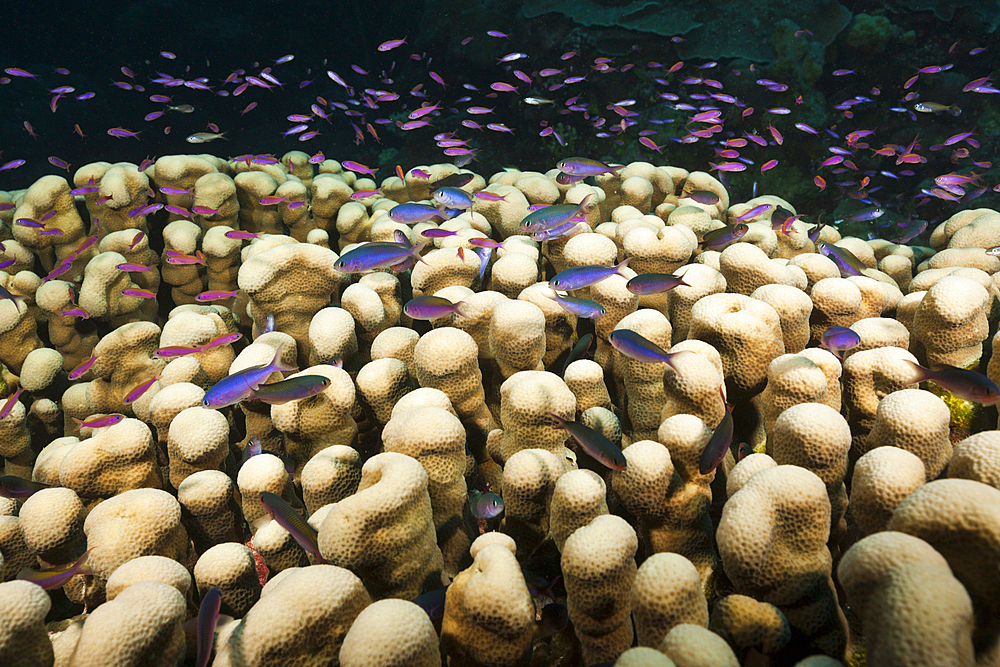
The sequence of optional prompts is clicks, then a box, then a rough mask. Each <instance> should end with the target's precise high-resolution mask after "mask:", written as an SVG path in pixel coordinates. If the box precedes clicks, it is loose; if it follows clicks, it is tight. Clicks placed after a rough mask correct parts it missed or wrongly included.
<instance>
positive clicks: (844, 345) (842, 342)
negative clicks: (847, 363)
mask: <svg viewBox="0 0 1000 667" xmlns="http://www.w3.org/2000/svg"><path fill="white" fill-rule="evenodd" d="M860 344H861V336H859V335H858V334H857V332H856V331H854V330H853V329H849V328H847V327H829V328H828V329H827V330H826V331H824V332H823V334H822V335H821V336H820V337H819V345H820V347H824V348H826V349H827V350H830V352H832V353H833V355H834V356H835V357H837V358H838V359H843V358H844V352H846V351H847V350H850V349H853V348H855V347H857V346H858V345H860Z"/></svg>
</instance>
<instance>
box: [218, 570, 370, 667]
mask: <svg viewBox="0 0 1000 667" xmlns="http://www.w3.org/2000/svg"><path fill="white" fill-rule="evenodd" d="M282 575H283V576H282ZM282 575H279V576H278V577H275V578H274V579H272V580H271V581H269V582H268V584H267V586H265V587H264V590H263V592H262V593H261V597H260V601H259V602H257V604H255V605H254V606H253V608H252V609H251V610H250V611H249V612H248V613H247V615H246V617H244V618H243V620H242V621H241V622H240V623H239V624H238V625H236V626H235V627H234V628H233V629H232V631H231V632H229V633H228V634H227V635H225V637H220V638H219V649H218V653H217V654H216V658H215V662H214V663H213V665H214V666H215V667H265V666H266V665H296V664H317V665H319V664H322V665H331V666H333V667H336V666H337V665H339V664H340V661H339V654H340V649H341V645H342V644H343V642H344V638H345V637H346V635H347V633H348V630H349V629H350V627H351V625H352V624H353V623H354V621H355V619H356V618H357V617H358V615H359V614H360V613H361V611H362V610H363V609H365V608H366V607H367V606H368V605H369V604H371V598H370V597H369V596H368V593H367V592H366V591H365V587H364V586H363V585H362V584H361V580H360V579H358V578H357V577H356V576H355V575H353V574H352V573H351V572H350V571H348V570H345V569H343V568H340V567H335V566H333V565H311V566H309V567H304V568H297V569H294V570H289V571H287V572H285V573H282Z"/></svg>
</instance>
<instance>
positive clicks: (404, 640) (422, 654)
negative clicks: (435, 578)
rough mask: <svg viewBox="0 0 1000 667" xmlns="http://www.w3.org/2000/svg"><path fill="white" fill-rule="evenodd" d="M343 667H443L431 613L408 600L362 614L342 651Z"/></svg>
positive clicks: (391, 601)
mask: <svg viewBox="0 0 1000 667" xmlns="http://www.w3.org/2000/svg"><path fill="white" fill-rule="evenodd" d="M340 664H341V665H342V667H439V665H440V664H441V650H440V648H439V646H438V637H437V632H435V630H434V624H433V623H431V620H430V618H428V616H427V612H425V611H424V610H423V609H421V608H420V607H418V606H417V605H415V604H413V603H412V602H407V601H406V600H394V599H387V600H379V601H378V602H373V603H372V604H370V605H368V606H367V607H365V609H364V610H363V611H362V612H361V613H360V614H358V616H357V618H355V619H354V623H353V624H352V625H351V629H350V630H348V632H347V635H346V636H345V637H344V643H343V644H342V645H341V647H340Z"/></svg>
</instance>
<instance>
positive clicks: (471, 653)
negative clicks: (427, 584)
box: [441, 544, 535, 667]
mask: <svg viewBox="0 0 1000 667" xmlns="http://www.w3.org/2000/svg"><path fill="white" fill-rule="evenodd" d="M534 629H535V608H534V604H533V603H532V600H531V594H530V593H529V592H528V587H527V585H526V584H525V582H524V575H523V574H522V573H521V566H520V564H519V563H518V562H517V559H516V558H515V557H514V554H513V553H512V552H511V550H510V549H508V548H507V547H505V546H503V545H501V544H490V545H487V546H485V547H483V548H481V549H479V550H478V551H477V553H476V555H475V560H474V562H473V564H472V565H471V566H470V567H468V568H466V569H465V570H462V571H461V572H459V573H458V575H457V576H456V577H455V579H454V580H453V581H452V583H451V586H450V587H449V588H448V593H447V598H446V600H445V606H444V619H443V620H442V623H441V647H442V648H443V649H444V652H445V654H446V655H448V656H449V658H450V662H451V663H452V664H464V665H484V666H485V665H495V666H497V667H503V666H505V665H510V666H514V665H522V664H524V663H525V661H526V660H527V658H528V656H529V655H530V653H531V639H532V635H533V634H534Z"/></svg>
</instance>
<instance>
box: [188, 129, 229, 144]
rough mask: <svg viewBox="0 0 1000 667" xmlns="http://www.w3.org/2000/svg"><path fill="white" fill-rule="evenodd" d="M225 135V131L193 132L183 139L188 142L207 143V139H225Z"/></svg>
mask: <svg viewBox="0 0 1000 667" xmlns="http://www.w3.org/2000/svg"><path fill="white" fill-rule="evenodd" d="M225 135H226V133H225V132H195V133H194V134H192V135H190V136H189V137H188V138H187V139H185V141H187V142H188V143H189V144H207V143H208V142H209V141H215V140H216V139H225V138H226V136H225Z"/></svg>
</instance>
